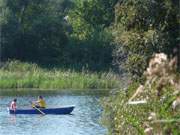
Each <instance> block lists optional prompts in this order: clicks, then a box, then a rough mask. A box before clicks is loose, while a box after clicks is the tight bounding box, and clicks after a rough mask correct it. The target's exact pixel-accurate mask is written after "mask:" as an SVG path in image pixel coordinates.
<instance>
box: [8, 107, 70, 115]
mask: <svg viewBox="0 0 180 135" xmlns="http://www.w3.org/2000/svg"><path fill="white" fill-rule="evenodd" d="M73 109H74V106H67V107H60V108H46V109H40V108H38V110H37V109H34V108H31V109H16V111H14V110H11V109H9V108H8V111H9V113H10V114H42V113H44V114H56V115H58V114H71V112H72V111H73Z"/></svg>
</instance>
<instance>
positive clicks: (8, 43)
mask: <svg viewBox="0 0 180 135" xmlns="http://www.w3.org/2000/svg"><path fill="white" fill-rule="evenodd" d="M5 8H6V9H7V10H8V13H7V14H6V15H5V19H6V23H4V24H2V25H1V28H2V36H3V38H4V42H3V43H2V46H3V47H2V49H3V50H2V52H3V58H4V59H11V58H13V59H20V60H31V61H34V60H36V61H41V62H51V63H52V62H55V59H54V58H55V57H57V55H60V54H59V53H60V50H62V48H63V46H64V45H65V44H66V43H67V37H66V35H65V31H64V26H63V24H62V18H63V12H60V11H58V10H56V8H54V7H53V3H51V2H49V1H47V0H40V1H39V0H31V1H21V0H15V1H14V0H13V1H12V0H7V1H6V3H5ZM48 59H51V60H48Z"/></svg>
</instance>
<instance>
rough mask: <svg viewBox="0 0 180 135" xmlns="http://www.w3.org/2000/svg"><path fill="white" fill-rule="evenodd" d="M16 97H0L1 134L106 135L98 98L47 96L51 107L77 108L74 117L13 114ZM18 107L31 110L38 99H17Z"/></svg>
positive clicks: (29, 97)
mask: <svg viewBox="0 0 180 135" xmlns="http://www.w3.org/2000/svg"><path fill="white" fill-rule="evenodd" d="M13 98H14V97H13V96H11V97H7V96H1V97H0V135H104V134H106V132H107V130H106V129H105V128H104V127H102V126H101V124H100V116H101V113H102V108H101V106H100V104H99V100H100V99H99V98H98V97H97V96H92V95H91V96H85V95H82V96H77V95H76V96H72V95H64V96H63V95H51V96H47V95H46V96H45V99H46V102H47V104H48V107H60V106H66V105H75V106H76V107H75V109H74V111H73V112H72V115H45V116H42V115H10V114H8V112H7V104H8V103H9V102H10V101H11V100H12V99H13ZM17 99H18V102H17V103H18V107H19V108H21V107H23V108H26V107H30V105H29V101H32V100H36V96H33V97H32V96H21V97H17Z"/></svg>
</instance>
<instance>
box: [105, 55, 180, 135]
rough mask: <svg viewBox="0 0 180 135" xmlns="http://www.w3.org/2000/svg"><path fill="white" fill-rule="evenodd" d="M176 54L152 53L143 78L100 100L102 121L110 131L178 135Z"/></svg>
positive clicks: (179, 91)
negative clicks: (102, 107) (152, 55)
mask: <svg viewBox="0 0 180 135" xmlns="http://www.w3.org/2000/svg"><path fill="white" fill-rule="evenodd" d="M176 64H177V61H176V58H174V59H172V60H169V59H167V56H166V55H165V54H163V53H161V54H156V55H155V56H154V58H153V59H152V60H151V61H150V63H149V67H148V68H147V70H146V72H145V78H146V81H145V83H144V84H143V85H140V86H139V87H138V83H132V84H131V85H130V86H129V87H128V89H127V91H119V92H118V93H116V95H114V96H111V97H110V98H109V99H108V101H107V100H106V102H103V104H104V108H105V111H104V118H103V120H104V124H105V125H106V126H107V127H108V129H109V133H110V134H113V135H120V134H121V135H132V134H134V135H139V134H142V135H178V134H179V133H180V125H179V123H180V113H179V111H180V76H179V74H177V73H176V72H175V71H176Z"/></svg>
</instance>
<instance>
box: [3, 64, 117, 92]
mask: <svg viewBox="0 0 180 135" xmlns="http://www.w3.org/2000/svg"><path fill="white" fill-rule="evenodd" d="M116 87H118V81H117V80H116V77H115V76H114V75H113V74H112V73H90V72H88V71H82V72H75V71H71V70H59V69H52V70H48V69H42V68H40V67H38V66H37V65H36V64H29V63H21V62H19V61H12V62H8V63H5V64H4V65H3V67H1V68H0V89H12V88H38V89H111V88H116Z"/></svg>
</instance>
